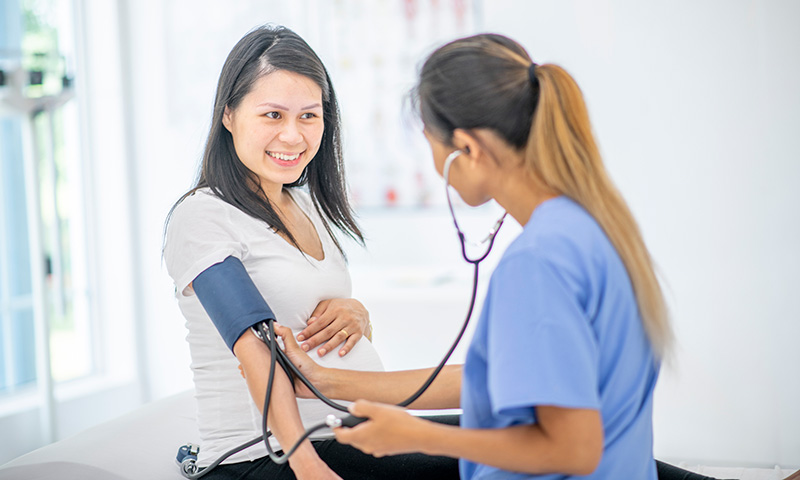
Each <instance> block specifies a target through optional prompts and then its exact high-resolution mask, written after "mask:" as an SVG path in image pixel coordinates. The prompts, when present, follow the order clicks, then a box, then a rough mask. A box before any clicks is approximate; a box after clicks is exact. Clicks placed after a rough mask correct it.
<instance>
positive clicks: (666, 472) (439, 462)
mask: <svg viewBox="0 0 800 480" xmlns="http://www.w3.org/2000/svg"><path fill="white" fill-rule="evenodd" d="M428 418H429V419H430V420H433V421H436V422H439V423H444V424H448V425H458V424H459V416H458V415H440V416H435V417H428ZM312 445H314V448H315V449H316V451H317V454H318V455H319V456H320V458H321V459H322V460H323V461H324V462H325V463H327V464H328V466H329V467H331V469H332V470H333V471H334V472H336V473H338V474H339V476H340V477H342V478H345V479H348V480H350V479H354V480H360V479H365V480H366V479H381V480H383V479H386V480H393V479H398V480H401V479H408V478H413V479H414V480H426V479H432V480H437V479H443V480H446V479H458V478H459V476H458V459H455V458H449V457H432V456H428V455H422V454H409V455H392V456H389V457H383V458H375V457H373V456H372V455H367V454H366V453H363V452H361V451H360V450H358V449H355V448H353V447H351V446H349V445H342V444H341V443H339V442H337V441H336V440H322V441H316V442H312ZM656 467H657V469H658V480H715V479H712V478H711V477H706V476H704V475H699V474H697V473H693V472H690V471H688V470H684V469H682V468H679V467H676V466H674V465H670V464H668V463H664V462H660V461H656ZM250 479H270V480H284V479H287V480H294V479H295V476H294V473H293V472H292V469H291V468H290V467H289V464H288V463H284V464H281V465H278V464H276V463H274V462H273V461H272V460H270V459H269V457H262V458H259V459H258V460H254V461H252V462H240V463H229V464H224V465H220V466H218V467H217V468H215V469H214V470H213V471H211V472H208V473H207V474H206V475H204V476H203V477H202V480H250Z"/></svg>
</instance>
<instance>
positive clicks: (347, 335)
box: [339, 328, 350, 338]
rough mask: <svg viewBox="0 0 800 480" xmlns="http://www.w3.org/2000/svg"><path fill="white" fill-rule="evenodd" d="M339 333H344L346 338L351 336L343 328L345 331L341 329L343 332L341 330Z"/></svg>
mask: <svg viewBox="0 0 800 480" xmlns="http://www.w3.org/2000/svg"><path fill="white" fill-rule="evenodd" d="M339 331H340V332H343V333H344V338H347V337H349V336H350V334H349V333H347V330H345V329H344V328H343V329H341V330H339Z"/></svg>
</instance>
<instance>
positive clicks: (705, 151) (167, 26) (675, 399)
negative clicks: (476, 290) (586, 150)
mask: <svg viewBox="0 0 800 480" xmlns="http://www.w3.org/2000/svg"><path fill="white" fill-rule="evenodd" d="M308 3H309V2H292V3H291V6H286V5H285V4H284V3H283V2H277V1H272V2H266V3H265V4H263V9H264V12H265V13H264V16H263V18H253V15H252V12H251V10H248V8H247V7H241V6H240V7H237V6H236V5H240V4H239V3H236V4H226V5H225V7H224V8H223V7H222V6H221V5H222V4H218V3H216V2H209V3H208V6H207V7H204V8H205V9H199V8H198V7H193V6H192V5H194V3H193V2H188V1H176V2H172V3H168V4H166V6H165V5H164V4H162V2H157V1H155V0H146V1H142V2H127V10H128V15H129V16H128V17H127V18H128V19H129V24H128V25H129V28H130V44H129V46H128V47H129V53H130V57H129V59H130V61H131V62H132V63H131V65H130V68H129V72H130V75H131V78H130V85H131V91H130V94H131V98H130V99H129V102H128V105H129V106H130V111H131V113H132V114H133V117H132V118H133V122H134V123H133V131H134V132H135V148H134V149H133V152H134V155H135V158H134V159H133V160H132V162H133V165H134V168H133V172H134V178H132V180H133V185H134V188H135V195H134V197H133V198H135V200H136V202H137V203H136V208H135V210H134V211H135V214H136V216H135V218H134V232H135V234H134V242H135V243H136V244H137V245H138V246H139V250H138V252H137V255H136V258H138V259H139V261H140V262H139V267H140V268H141V271H140V273H139V274H138V276H137V278H138V286H139V289H140V290H141V292H142V298H141V302H142V303H141V304H140V306H139V308H140V309H141V310H140V312H141V315H142V317H143V318H142V322H141V325H142V331H141V332H140V333H141V336H142V339H143V340H145V345H146V356H145V358H146V365H145V370H146V372H147V378H148V379H149V381H148V387H149V397H150V398H159V397H162V396H165V395H167V394H169V393H172V392H175V391H178V390H181V389H184V388H188V387H190V386H191V379H190V377H189V373H188V363H189V361H188V353H187V349H186V346H185V342H184V340H183V336H184V334H185V333H184V331H183V320H182V318H181V316H180V313H179V312H178V310H177V307H176V306H175V304H174V301H173V299H172V296H171V285H170V282H169V279H168V278H167V276H166V273H165V272H164V270H163V268H162V267H161V265H160V246H161V228H162V222H163V219H164V217H165V215H166V213H167V211H168V209H169V207H170V206H171V204H172V202H173V201H174V200H175V199H176V198H177V196H178V195H180V194H181V193H182V192H183V191H184V190H185V189H186V188H188V187H189V185H190V183H191V179H192V178H193V175H194V172H195V167H196V162H197V159H198V158H199V155H200V152H201V151H202V142H203V138H204V135H205V130H206V128H207V119H208V118H209V116H210V108H211V104H212V101H213V88H214V84H215V82H216V76H217V73H218V72H219V69H220V67H221V65H222V62H223V60H224V57H225V55H226V54H227V52H228V50H229V49H230V47H231V46H232V45H233V44H234V43H235V41H236V40H237V39H238V38H239V37H240V36H241V35H242V34H243V33H244V32H245V31H247V30H248V29H249V28H251V27H252V26H254V25H255V24H256V23H260V22H263V21H275V22H279V23H285V24H287V25H288V26H289V27H291V28H294V29H295V30H297V31H298V33H300V34H301V35H305V36H306V37H307V39H308V40H309V42H310V43H311V44H312V46H317V45H318V44H319V42H322V41H324V39H319V38H316V36H315V35H314V33H313V32H311V31H309V25H310V23H311V22H312V20H313V15H311V14H309V13H308V12H305V11H304V10H303V8H304V5H307V4H308ZM479 4H480V5H481V8H482V11H483V13H484V23H483V28H484V29H485V30H492V31H497V32H500V33H505V34H508V35H510V36H512V37H515V38H516V39H518V40H519V41H520V42H522V43H523V44H524V45H525V46H526V47H527V48H528V49H529V51H530V52H531V54H532V55H533V56H534V58H535V59H536V60H537V61H539V62H548V61H552V62H557V63H559V64H561V65H562V66H564V67H565V68H567V69H568V70H569V71H570V72H571V73H573V75H574V76H575V77H576V79H577V81H578V82H579V84H580V85H581V86H582V88H583V90H584V94H585V95H586V98H587V101H588V105H589V109H590V114H591V116H592V120H593V122H594V125H595V129H596V133H597V136H598V139H599V143H600V146H601V149H602V151H603V153H604V156H605V158H606V162H607V165H608V168H609V170H610V171H611V174H612V176H613V178H614V179H615V181H616V182H617V184H618V185H619V187H620V188H621V190H622V191H623V194H624V195H625V197H626V198H627V199H628V201H629V203H630V204H631V206H632V208H633V211H634V213H635V214H636V215H637V218H638V219H639V221H640V223H641V227H642V229H643V231H644V234H645V237H646V239H647V241H648V244H649V245H650V248H651V250H652V253H653V255H654V257H655V259H656V262H657V263H658V265H659V266H660V268H661V271H662V274H663V278H664V282H665V285H666V286H667V289H668V292H669V301H670V306H671V309H672V312H673V315H674V322H675V328H676V333H677V337H678V346H677V348H676V350H675V356H674V362H673V364H672V365H670V366H668V367H667V368H665V369H664V371H663V375H662V378H661V382H660V385H659V388H658V391H657V400H656V417H655V426H656V454H657V456H659V457H660V458H663V459H667V460H673V461H690V462H691V461H698V462H702V463H712V464H736V465H751V464H752V465H765V466H768V465H772V464H776V463H779V464H782V465H800V433H798V432H800V410H798V409H797V408H796V407H795V404H796V399H797V398H800V375H798V374H797V368H796V367H797V365H798V360H800V358H799V357H798V353H797V352H798V349H797V347H796V345H795V344H796V339H797V338H800V322H798V320H800V318H798V317H800V315H798V313H797V311H796V309H795V308H794V303H793V302H792V300H791V298H792V297H793V295H792V293H793V291H794V290H795V289H796V288H797V287H798V286H800V285H798V280H797V275H796V274H795V272H797V271H798V270H800V253H798V249H797V245H800V221H798V214H797V213H796V211H795V208H796V206H797V205H800V193H798V192H799V191H800V190H798V189H797V188H795V184H797V183H798V181H800V136H799V135H797V130H798V126H800V113H798V112H799V111H800V93H799V92H798V90H797V89H796V85H798V84H800V82H799V81H798V80H800V79H798V76H800V51H798V50H800V30H798V29H797V28H796V26H795V24H796V21H797V19H798V18H800V3H797V2H792V1H776V0H774V1H763V2H745V1H726V0H716V1H711V0H701V1H681V2H669V3H655V2H630V1H621V0H620V1H610V0H607V1H601V0H595V1H567V0H553V1H530V2H523V1H512V0H493V1H483V2H479ZM231 5H233V6H231ZM181 9H185V10H186V12H187V13H186V14H187V15H190V17H191V18H192V19H195V20H196V21H192V22H180V23H171V22H165V18H170V19H173V18H177V17H176V15H177V14H179V13H180V12H181V11H182V10H181ZM190 9H192V11H191V12H190V11H189V10H190ZM189 28H192V29H194V31H195V34H196V32H197V31H201V32H202V33H203V34H202V35H200V36H199V37H198V38H199V40H198V44H197V48H196V49H193V50H192V51H174V49H171V48H172V47H174V45H176V43H179V42H176V41H175V39H176V38H180V37H176V36H180V35H189V34H190V33H191V32H189V31H187V29H189ZM171 46H172V47H171ZM176 55H193V56H198V55H202V56H203V57H205V58H206V61H207V63H206V64H205V67H203V68H200V69H199V70H197V71H183V70H177V69H175V68H174V67H173V66H172V65H174V64H173V62H172V59H173V58H175V57H174V56H176ZM182 89H184V90H185V89H189V90H190V91H191V92H192V94H191V95H186V93H185V91H184V92H181V90H182ZM348 108H351V107H348ZM182 109H183V110H185V111H186V112H189V114H188V115H186V114H184V115H178V114H176V112H180V111H182ZM351 114H352V112H351ZM363 223H364V227H365V230H366V231H367V233H368V234H369V235H370V236H371V238H372V240H373V241H372V243H371V244H370V245H371V248H370V250H369V251H368V252H357V251H355V250H354V251H353V253H352V254H351V256H352V266H353V275H354V289H355V294H356V295H357V296H359V298H362V299H363V300H364V301H365V303H366V304H367V306H368V307H370V308H371V310H372V313H373V319H374V321H375V322H376V334H377V337H376V344H378V346H379V348H381V349H382V351H383V352H384V356H385V357H386V359H387V365H389V366H392V367H398V368H399V367H402V366H416V365H412V364H413V363H415V362H426V361H427V362H428V363H430V361H435V359H438V357H439V356H440V353H438V352H444V351H445V349H446V348H447V346H448V344H449V342H450V340H451V338H452V335H454V334H455V325H456V324H457V323H458V322H459V321H460V317H461V315H462V314H463V311H464V309H465V308H466V304H465V302H466V300H467V296H468V288H469V284H468V280H469V275H470V271H469V270H468V269H467V268H466V267H464V266H462V265H461V264H460V263H459V262H460V260H459V258H458V252H457V251H456V250H455V249H456V248H457V246H456V243H455V239H454V236H453V233H452V225H451V224H450V222H449V220H447V218H446V216H445V215H444V213H443V212H442V211H441V210H432V211H428V212H427V213H422V214H421V215H420V214H416V213H414V212H413V211H408V210H404V211H396V212H393V213H386V212H380V211H377V212H376V211H366V212H363ZM508 227H509V228H508V232H504V236H508V235H512V234H513V232H514V231H515V228H518V227H516V226H515V225H509V226H508ZM504 241H507V239H506V240H504ZM500 247H502V245H500ZM487 271H488V270H487ZM445 317H446V318H445ZM445 320H446V321H447V324H446V325H447V327H446V328H440V327H436V329H435V330H434V327H432V325H438V324H441V322H443V321H445ZM437 322H438V323H437ZM450 331H452V332H453V333H452V334H450V333H449V332H450ZM432 333H435V334H436V335H432ZM412 345H413V346H414V349H415V351H421V352H423V353H421V354H420V355H419V356H415V357H413V358H411V359H408V357H407V352H408V351H409V349H411V348H412Z"/></svg>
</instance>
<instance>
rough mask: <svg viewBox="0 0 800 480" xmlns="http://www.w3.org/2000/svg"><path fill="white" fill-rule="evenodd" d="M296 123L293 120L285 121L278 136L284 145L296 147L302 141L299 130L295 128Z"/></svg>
mask: <svg viewBox="0 0 800 480" xmlns="http://www.w3.org/2000/svg"><path fill="white" fill-rule="evenodd" d="M297 127H298V125H297V122H296V121H294V120H287V121H286V122H285V123H284V124H283V128H281V132H280V134H279V135H278V139H279V140H280V141H281V142H283V143H286V144H288V145H297V144H298V143H300V142H302V141H303V134H302V133H301V132H300V129H299V128H297Z"/></svg>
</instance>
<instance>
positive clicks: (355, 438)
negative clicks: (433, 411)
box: [333, 400, 431, 457]
mask: <svg viewBox="0 0 800 480" xmlns="http://www.w3.org/2000/svg"><path fill="white" fill-rule="evenodd" d="M349 410H350V413H352V414H353V415H355V416H357V417H366V418H369V420H367V421H366V422H363V423H360V424H358V425H356V426H355V427H352V428H347V427H339V428H335V429H334V430H333V432H334V434H335V435H336V440H337V441H338V442H339V443H344V444H348V445H352V446H354V447H356V448H357V449H359V450H361V451H362V452H364V453H368V454H370V455H373V456H375V457H383V456H385V455H398V454H401V453H414V452H419V451H420V448H419V447H420V445H421V444H422V443H423V442H424V439H425V438H426V437H427V436H428V435H426V429H427V428H430V426H431V423H430V422H429V421H427V420H423V419H421V418H418V417H414V416H413V415H410V414H408V412H406V411H405V410H403V409H402V408H400V407H396V406H394V405H386V404H383V403H375V402H369V401H367V400H358V401H357V402H355V403H352V404H351V405H350V407H349Z"/></svg>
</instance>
